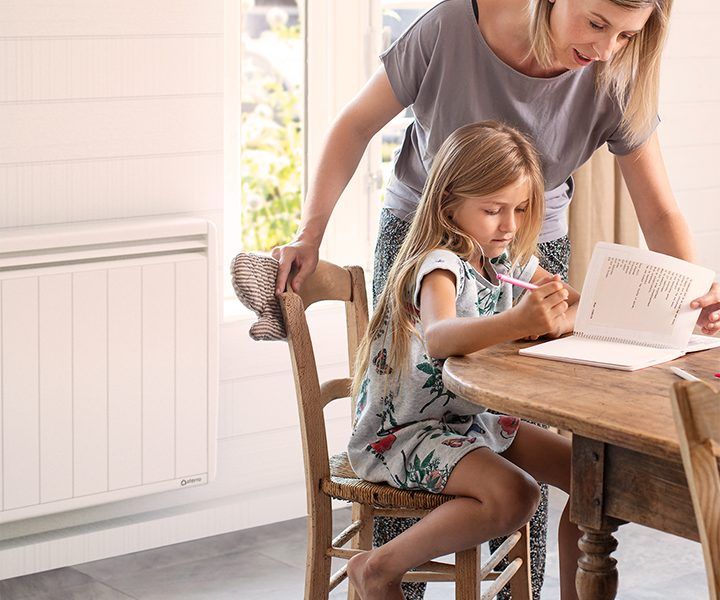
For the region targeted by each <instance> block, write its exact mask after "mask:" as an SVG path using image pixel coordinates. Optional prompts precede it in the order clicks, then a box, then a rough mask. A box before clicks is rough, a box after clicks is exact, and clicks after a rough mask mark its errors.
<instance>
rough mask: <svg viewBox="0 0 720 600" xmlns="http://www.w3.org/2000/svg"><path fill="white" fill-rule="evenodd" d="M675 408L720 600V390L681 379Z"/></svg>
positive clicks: (712, 586)
mask: <svg viewBox="0 0 720 600" xmlns="http://www.w3.org/2000/svg"><path fill="white" fill-rule="evenodd" d="M672 407H673V415H674V417H675V426H676V427H677V432H678V437H679V439H680V453H681V454H682V461H683V466H684V467H685V475H686V477H687V481H688V487H689V488H690V496H691V498H692V502H693V508H694V509H695V519H696V521H697V526H698V531H699V533H700V542H701V543H702V549H703V556H704V557H705V570H706V571H707V579H708V589H709V592H710V600H720V471H719V467H718V455H720V392H718V391H716V390H714V389H713V388H712V387H710V386H709V385H707V384H706V383H702V382H697V381H693V382H687V381H683V382H678V383H676V384H675V385H673V388H672Z"/></svg>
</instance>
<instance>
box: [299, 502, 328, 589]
mask: <svg viewBox="0 0 720 600" xmlns="http://www.w3.org/2000/svg"><path fill="white" fill-rule="evenodd" d="M331 544H332V506H331V503H330V497H329V496H326V495H324V494H321V493H320V492H315V494H314V497H313V498H312V499H311V502H310V516H309V517H308V543H307V565H306V567H305V600H327V597H328V596H329V594H330V569H331V560H332V559H331V558H330V557H329V556H328V554H327V552H328V549H329V548H330V545H331Z"/></svg>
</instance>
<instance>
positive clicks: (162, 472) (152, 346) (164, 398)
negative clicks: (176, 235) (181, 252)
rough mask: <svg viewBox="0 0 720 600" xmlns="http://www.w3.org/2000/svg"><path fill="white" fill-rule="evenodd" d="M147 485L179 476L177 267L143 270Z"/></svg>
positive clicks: (144, 415)
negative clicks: (177, 432)
mask: <svg viewBox="0 0 720 600" xmlns="http://www.w3.org/2000/svg"><path fill="white" fill-rule="evenodd" d="M142 290H143V299H142V354H143V376H142V381H143V442H142V454H143V473H142V477H143V483H151V482H155V481H164V480H167V479H173V478H174V476H175V458H174V457H175V401H174V398H175V265H173V264H163V265H150V266H147V267H143V270H142Z"/></svg>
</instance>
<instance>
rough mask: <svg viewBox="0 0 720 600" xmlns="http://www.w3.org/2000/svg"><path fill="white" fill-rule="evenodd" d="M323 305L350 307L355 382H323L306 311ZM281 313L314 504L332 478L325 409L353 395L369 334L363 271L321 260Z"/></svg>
mask: <svg viewBox="0 0 720 600" xmlns="http://www.w3.org/2000/svg"><path fill="white" fill-rule="evenodd" d="M323 300H336V301H341V302H344V303H345V316H346V325H347V353H348V360H349V364H350V372H349V375H350V377H346V378H342V379H332V380H329V381H325V382H320V380H319V377H318V371H317V364H316V362H315V353H314V351H313V343H312V339H311V337H310V330H309V328H308V323H307V319H306V316H305V310H306V309H307V308H308V307H309V306H310V305H311V304H313V303H314V302H319V301H323ZM280 308H281V309H282V313H283V318H284V320H285V329H286V331H287V340H288V345H289V346H290V358H291V360H292V366H293V375H294V377H295V391H296V394H297V400H298V412H299V414H300V428H301V433H302V441H303V459H304V461H305V470H306V482H307V486H308V498H309V499H310V498H312V497H314V493H316V491H317V489H318V487H317V486H318V485H319V482H320V480H321V479H322V478H325V477H328V476H329V474H330V469H329V456H328V449H327V439H326V432H325V421H324V418H323V408H324V407H325V406H326V405H327V404H328V403H330V402H331V401H333V400H335V399H338V398H347V397H348V396H349V395H350V383H351V377H352V374H353V367H354V365H355V357H356V355H357V349H358V345H359V343H360V341H361V340H362V336H363V335H364V334H365V330H366V329H367V324H368V305H367V295H366V292H365V277H364V274H363V270H362V269H361V268H360V267H339V266H337V265H334V264H332V263H329V262H325V261H320V262H319V264H318V266H317V269H316V270H315V272H314V273H313V274H312V275H311V276H310V277H308V278H307V279H306V280H305V282H304V284H303V287H302V290H301V292H300V294H299V295H298V294H296V293H294V292H293V291H291V290H288V291H286V292H284V293H283V294H281V296H280ZM353 409H354V407H353ZM353 412H354V410H353ZM311 488H312V489H311Z"/></svg>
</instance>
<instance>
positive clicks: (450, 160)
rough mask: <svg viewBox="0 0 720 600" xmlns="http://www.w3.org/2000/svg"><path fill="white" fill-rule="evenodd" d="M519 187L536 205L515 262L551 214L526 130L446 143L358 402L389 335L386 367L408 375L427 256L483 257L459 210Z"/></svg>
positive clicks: (361, 354) (382, 307)
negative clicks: (457, 219) (456, 214)
mask: <svg viewBox="0 0 720 600" xmlns="http://www.w3.org/2000/svg"><path fill="white" fill-rule="evenodd" d="M520 181H522V182H526V183H527V185H528V189H529V204H528V207H527V209H526V211H525V213H524V218H523V221H522V223H521V224H520V226H519V228H518V230H517V232H516V234H515V237H514V239H513V241H512V242H511V244H510V246H509V248H508V251H509V256H510V259H511V260H512V261H513V263H515V264H517V263H525V262H527V261H528V260H529V259H530V257H531V255H532V254H533V252H534V251H535V248H536V240H537V236H538V233H539V232H540V227H541V225H542V221H543V215H544V211H545V206H544V195H543V194H544V182H543V176H542V170H541V164H540V159H539V157H538V154H537V152H536V151H535V148H534V147H533V145H532V144H531V143H530V141H528V139H527V138H526V137H525V136H523V135H522V134H521V133H520V132H518V131H517V130H515V129H513V128H511V127H508V126H506V125H502V124H500V123H497V122H495V121H483V122H480V123H473V124H472V125H465V126H464V127H460V128H459V129H457V130H456V131H455V132H453V133H452V134H451V135H450V136H449V137H448V138H447V140H446V141H445V143H444V144H443V145H442V146H441V148H440V150H439V151H438V153H437V155H436V156H435V159H434V161H433V166H432V168H431V169H430V174H429V175H428V179H427V181H426V183H425V188H424V190H423V195H422V198H421V200H420V204H419V205H418V208H417V212H416V213H415V216H414V218H413V221H412V225H411V226H410V230H409V231H408V233H407V236H406V237H405V241H404V242H403V244H402V246H401V247H400V251H399V252H398V256H397V258H396V259H395V263H394V265H393V267H392V268H391V269H390V273H389V274H388V278H387V283H386V284H385V289H384V290H383V292H382V294H381V295H380V298H379V300H378V303H377V307H376V309H375V312H374V313H373V316H372V318H371V319H370V324H369V326H368V331H367V333H366V335H365V337H364V338H363V340H362V342H361V344H360V348H359V350H358V355H357V362H356V365H355V372H354V373H355V375H354V380H353V396H355V397H357V394H358V392H359V390H360V386H361V384H362V381H363V379H364V377H365V373H366V371H367V368H368V366H369V363H370V348H371V345H372V341H373V340H374V339H376V338H378V337H380V336H382V335H386V336H387V335H390V336H391V337H390V344H389V347H388V354H387V357H386V358H385V363H386V364H385V365H383V367H384V368H385V369H386V372H389V370H390V369H392V371H393V373H394V374H395V375H397V376H399V375H400V373H401V372H402V370H403V366H404V365H405V363H406V361H407V358H408V353H409V344H410V336H411V335H418V332H417V329H416V328H415V324H416V321H417V312H416V311H415V309H414V302H413V293H414V287H415V279H416V277H417V273H418V269H419V268H420V266H421V265H422V263H423V260H424V259H425V257H426V256H427V254H428V253H429V252H431V251H432V250H435V249H438V248H444V249H447V250H450V251H451V252H454V253H455V254H457V255H458V256H459V257H461V258H463V259H465V260H468V259H470V258H472V257H476V256H478V255H480V256H482V249H481V248H480V246H479V245H478V243H477V242H476V241H475V240H474V239H473V238H472V237H470V236H469V235H468V234H466V233H465V232H464V231H463V230H462V229H460V228H459V227H458V226H457V225H456V224H455V223H454V222H453V220H452V218H451V215H452V213H453V211H454V210H455V209H456V208H457V207H458V206H459V205H460V203H461V202H462V201H463V200H465V199H466V198H475V197H478V196H487V195H489V194H492V193H495V192H497V191H498V190H501V189H502V188H504V187H506V186H508V185H511V184H515V183H517V182H520Z"/></svg>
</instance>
